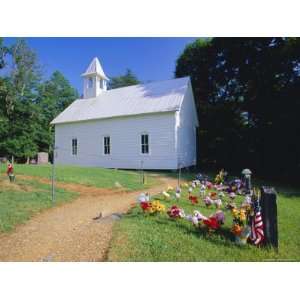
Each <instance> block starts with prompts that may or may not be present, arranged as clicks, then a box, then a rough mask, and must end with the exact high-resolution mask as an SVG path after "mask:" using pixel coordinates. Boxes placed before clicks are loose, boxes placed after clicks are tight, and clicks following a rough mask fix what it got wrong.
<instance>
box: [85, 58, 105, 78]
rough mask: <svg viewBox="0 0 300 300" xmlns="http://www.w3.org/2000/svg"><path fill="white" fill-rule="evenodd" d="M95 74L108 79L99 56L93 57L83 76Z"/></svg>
mask: <svg viewBox="0 0 300 300" xmlns="http://www.w3.org/2000/svg"><path fill="white" fill-rule="evenodd" d="M94 74H97V75H99V76H100V77H102V78H103V79H106V80H108V78H107V77H106V75H105V74H104V71H103V69H102V66H101V64H100V61H99V59H98V58H97V57H94V58H93V60H92V61H91V63H90V64H89V66H88V68H87V69H86V71H85V72H84V73H83V74H82V75H81V76H83V77H85V76H89V75H94Z"/></svg>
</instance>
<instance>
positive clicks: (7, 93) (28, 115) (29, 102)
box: [0, 40, 41, 159]
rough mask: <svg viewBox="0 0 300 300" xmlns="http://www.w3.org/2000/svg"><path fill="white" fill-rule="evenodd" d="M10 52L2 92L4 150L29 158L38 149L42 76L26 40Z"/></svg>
mask: <svg viewBox="0 0 300 300" xmlns="http://www.w3.org/2000/svg"><path fill="white" fill-rule="evenodd" d="M8 53H9V54H10V62H11V64H7V65H6V69H7V73H8V76H6V77H5V78H4V80H3V82H4V85H3V87H4V88H3V89H2V101H3V104H4V105H3V107H4V115H5V116H6V118H7V123H6V128H7V137H6V138H5V139H3V140H1V142H0V149H1V151H2V152H4V153H6V154H9V155H12V156H16V157H27V159H28V158H29V157H30V156H34V155H35V154H36V152H37V150H38V147H37V143H36V133H37V132H38V130H39V128H38V127H37V126H35V121H36V118H37V115H38V109H37V107H36V105H35V101H36V97H37V87H38V84H39V81H40V75H41V73H40V69H39V65H38V63H37V58H36V55H35V53H34V52H33V51H32V50H31V49H30V48H29V47H28V45H27V44H26V42H25V40H17V42H16V43H15V44H14V45H13V46H11V47H10V49H9V51H8Z"/></svg>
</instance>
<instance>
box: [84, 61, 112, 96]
mask: <svg viewBox="0 0 300 300" xmlns="http://www.w3.org/2000/svg"><path fill="white" fill-rule="evenodd" d="M81 76H82V77H83V98H93V97H97V96H99V95H100V94H101V93H102V91H106V90H107V81H108V80H109V79H108V78H107V77H106V75H105V74H104V71H103V69H102V67H101V64H100V62H99V60H98V58H97V57H95V58H94V59H93V60H92V62H91V63H90V65H89V66H88V68H87V69H86V71H85V72H84V73H83V74H82V75H81Z"/></svg>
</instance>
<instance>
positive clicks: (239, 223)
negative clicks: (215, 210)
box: [231, 207, 250, 245]
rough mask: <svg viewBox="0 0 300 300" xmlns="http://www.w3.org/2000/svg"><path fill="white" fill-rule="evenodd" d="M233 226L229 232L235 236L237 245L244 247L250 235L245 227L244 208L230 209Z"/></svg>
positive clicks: (245, 213)
mask: <svg viewBox="0 0 300 300" xmlns="http://www.w3.org/2000/svg"><path fill="white" fill-rule="evenodd" d="M231 213H232V216H233V225H232V228H231V232H232V233H233V234H234V236H235V241H236V243H237V244H240V245H244V244H246V243H247V239H248V237H249V235H250V230H249V226H248V225H247V218H248V214H247V210H246V209H245V208H243V207H242V208H240V209H237V208H232V210H231Z"/></svg>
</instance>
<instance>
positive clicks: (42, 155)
mask: <svg viewBox="0 0 300 300" xmlns="http://www.w3.org/2000/svg"><path fill="white" fill-rule="evenodd" d="M48 162H49V155H48V153H47V152H39V153H38V155H37V163H38V164H39V165H41V164H47V163H48Z"/></svg>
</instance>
